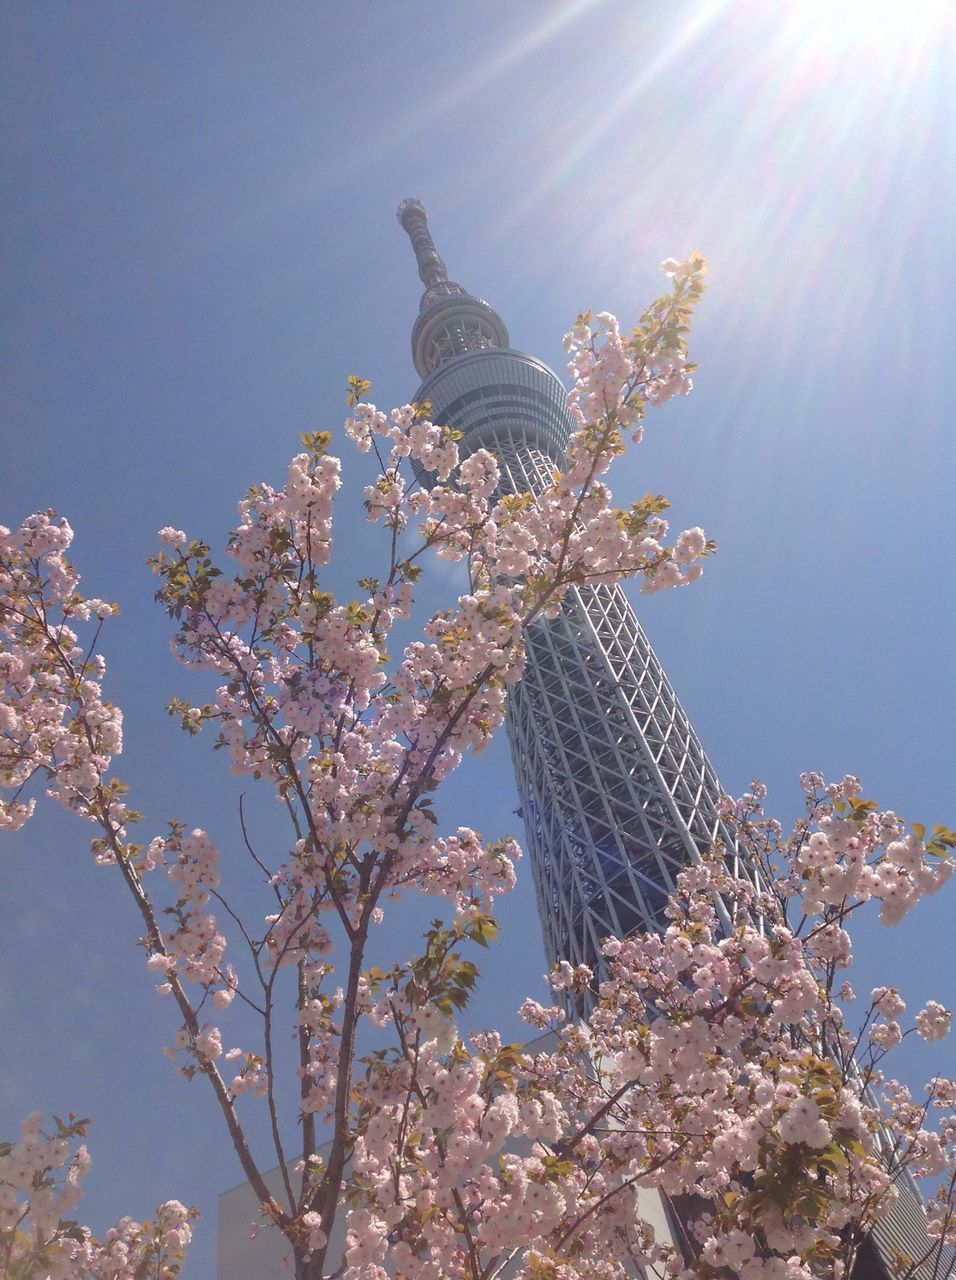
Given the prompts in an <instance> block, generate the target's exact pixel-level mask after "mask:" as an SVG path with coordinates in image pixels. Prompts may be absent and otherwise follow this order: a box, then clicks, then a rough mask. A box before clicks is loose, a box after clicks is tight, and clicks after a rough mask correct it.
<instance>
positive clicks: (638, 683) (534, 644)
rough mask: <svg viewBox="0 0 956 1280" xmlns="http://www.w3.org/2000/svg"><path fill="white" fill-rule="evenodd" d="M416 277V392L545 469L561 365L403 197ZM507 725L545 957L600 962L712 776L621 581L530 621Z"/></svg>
mask: <svg viewBox="0 0 956 1280" xmlns="http://www.w3.org/2000/svg"><path fill="white" fill-rule="evenodd" d="M398 216H399V219H400V221H401V222H402V225H403V226H404V227H405V229H406V231H408V233H409V236H410V238H411V240H412V245H413V247H414V249H415V253H416V257H417V259H418V265H419V273H420V275H421V278H422V280H423V281H424V283H425V285H426V290H425V294H424V296H423V297H422V302H421V312H420V315H419V318H418V321H417V322H416V325H415V328H414V330H413V334H412V353H413V356H414V359H415V366H416V368H417V369H418V372H419V374H420V375H421V376H422V378H423V379H424V381H423V382H422V385H421V387H420V388H419V390H418V392H417V394H416V399H417V400H419V401H423V400H427V401H429V402H430V403H431V405H432V416H433V418H434V419H435V420H436V421H438V422H441V423H445V424H448V425H451V426H453V427H455V428H457V429H458V430H459V431H461V432H462V433H463V435H462V440H461V442H460V446H459V447H460V449H461V451H462V453H463V455H464V454H467V453H470V452H473V451H474V450H475V449H477V448H479V447H484V448H487V449H489V450H490V451H492V452H493V453H494V454H495V455H496V457H497V458H498V462H499V465H500V467H501V475H502V482H501V487H502V490H503V491H510V492H514V493H524V492H528V491H532V492H534V491H537V490H540V489H541V488H542V487H543V486H544V485H546V484H548V483H549V482H550V480H551V476H552V474H553V472H554V469H555V466H556V465H559V464H560V463H561V460H562V456H563V449H564V445H565V443H566V441H567V438H568V435H569V433H570V431H571V429H572V421H571V417H570V414H569V413H568V411H567V407H566V392H565V389H564V387H563V386H562V384H561V381H560V379H559V378H558V377H557V376H556V375H555V374H554V373H552V371H551V370H550V369H548V368H547V366H546V365H544V364H542V363H541V362H540V361H539V360H536V359H535V358H534V357H532V356H528V355H525V354H523V353H522V352H518V351H513V350H511V349H510V348H509V347H508V334H507V330H506V329H505V326H504V325H503V324H502V322H501V320H500V318H499V317H498V316H497V314H496V313H495V312H494V311H493V310H492V309H491V307H489V305H488V304H487V303H486V302H483V301H481V300H480V299H477V298H472V297H471V295H470V294H468V293H466V292H465V290H464V289H463V288H462V287H461V286H460V285H457V284H455V283H454V282H452V281H449V280H448V279H447V275H446V274H445V268H444V264H443V263H442V261H441V258H440V257H439V255H438V253H437V250H436V249H435V246H434V244H433V242H432V239H431V236H430V235H429V232H428V226H427V221H426V215H425V210H424V208H423V207H422V205H421V204H419V202H418V201H416V200H406V201H404V202H403V204H402V205H401V206H400V208H399V213H398ZM527 646H528V660H527V668H526V672H525V675H524V678H523V679H522V681H521V683H520V685H518V687H517V688H516V689H515V690H514V691H513V692H512V695H511V699H510V704H509V710H508V722H507V724H508V736H509V740H510V743H511V752H512V757H513V759H514V766H515V774H516V777H517V782H518V791H519V795H520V798H521V814H522V817H523V819H524V825H525V833H526V843H527V846H528V850H529V853H530V857H531V865H532V869H533V874H534V881H535V887H536V891H537V897H538V911H539V915H540V917H541V926H542V929H543V931H544V939H545V950H546V953H547V956H548V960H549V962H550V963H551V964H553V963H554V962H555V961H557V960H565V959H566V960H570V961H571V963H572V964H582V963H583V964H587V965H589V966H590V967H591V968H593V969H595V970H600V969H601V967H602V966H601V958H600V948H601V944H602V942H603V940H604V939H605V938H607V937H608V936H609V935H611V934H614V935H615V936H617V937H624V936H626V935H627V934H629V933H632V932H634V931H635V930H636V929H640V928H645V929H648V928H649V929H659V928H660V927H661V926H662V924H663V923H664V917H663V908H664V906H665V904H666V901H667V895H668V893H669V892H670V891H671V890H672V889H673V887H674V883H675V878H676V876H677V873H678V872H679V871H680V870H681V868H682V867H684V866H685V865H686V864H687V862H688V861H690V860H691V859H693V858H695V857H697V856H698V855H699V852H700V850H702V849H706V848H708V847H709V846H711V845H712V844H714V843H715V842H716V841H718V840H720V841H721V842H722V843H723V844H724V847H725V848H726V849H727V850H728V851H730V853H731V855H733V850H734V847H735V846H734V837H733V834H732V832H731V831H730V830H729V829H728V828H727V827H726V826H725V825H724V824H723V823H722V822H721V820H720V818H719V816H718V812H717V800H718V798H719V796H720V794H721V791H720V786H719V783H718V781H717V776H716V774H715V773H714V770H713V768H712V766H711V764H710V762H709V761H708V759H707V756H706V755H705V754H704V750H703V748H702V746H701V744H700V741H699V739H698V738H697V735H696V734H695V733H694V730H693V728H692V727H691V724H690V721H689V720H688V718H687V715H686V713H685V712H684V710H683V708H682V707H681V705H680V703H679V702H678V700H677V696H676V694H675V693H674V690H673V687H672V686H671V684H670V682H669V680H668V679H667V676H666V675H665V674H664V670H663V668H662V667H661V664H660V662H659V661H658V659H657V657H656V655H655V654H654V651H653V649H652V648H651V646H650V643H649V642H648V639H647V636H646V635H645V634H644V631H643V629H642V628H641V625H640V623H639V622H638V620H637V617H636V615H635V613H634V610H633V609H632V607H631V605H630V603H629V601H628V600H627V597H626V596H625V595H624V593H623V591H622V590H621V589H620V587H617V586H600V587H596V588H580V589H578V588H575V589H573V590H572V591H571V592H570V595H569V598H568V600H567V601H566V602H565V605H564V607H563V609H562V612H561V614H560V615H559V617H557V618H556V619H554V620H553V621H551V622H542V623H538V624H536V625H535V626H534V627H532V628H531V629H530V631H529V633H528V637H527Z"/></svg>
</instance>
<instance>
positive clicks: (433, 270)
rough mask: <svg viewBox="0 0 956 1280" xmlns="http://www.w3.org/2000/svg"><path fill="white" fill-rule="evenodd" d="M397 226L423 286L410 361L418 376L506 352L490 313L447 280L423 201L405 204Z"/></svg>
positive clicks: (501, 327)
mask: <svg viewBox="0 0 956 1280" xmlns="http://www.w3.org/2000/svg"><path fill="white" fill-rule="evenodd" d="M398 220H399V222H400V223H401V224H402V226H403V227H404V228H405V231H406V233H407V234H408V238H409V240H411V242H412V248H413V249H414V250H415V261H416V262H417V263H418V274H419V275H420V276H421V278H422V283H423V284H424V286H425V292H424V293H423V294H422V300H421V302H420V303H419V307H418V311H419V315H418V319H417V320H416V321H415V327H414V328H413V329H412V358H413V359H414V361H415V368H416V369H417V370H418V372H419V375H420V376H421V377H423V378H424V377H425V376H426V375H427V374H429V373H431V371H432V370H433V369H437V368H438V366H439V365H440V364H443V363H444V362H445V361H446V360H451V359H453V358H454V357H455V356H460V355H466V354H467V353H468V352H472V351H486V350H488V349H489V348H492V347H498V348H504V347H507V345H508V330H507V329H506V328H505V323H504V321H503V320H502V318H501V316H499V315H498V313H497V311H495V309H494V307H491V306H489V305H488V303H487V302H484V301H482V299H481V298H475V297H473V296H472V294H470V293H469V292H468V290H467V289H463V288H462V287H461V285H460V284H456V283H455V281H454V280H449V279H448V272H447V270H446V269H445V264H444V262H442V260H441V255H440V254H439V252H438V250H437V249H436V248H435V241H434V240H433V239H432V237H431V232H430V231H429V230H428V214H427V213H426V212H425V206H424V205H423V204H422V202H421V200H403V201H402V203H401V204H400V205H399V206H398Z"/></svg>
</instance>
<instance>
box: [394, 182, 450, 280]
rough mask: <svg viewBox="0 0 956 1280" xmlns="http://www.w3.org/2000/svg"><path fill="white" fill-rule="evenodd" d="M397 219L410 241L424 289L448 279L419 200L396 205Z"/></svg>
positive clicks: (405, 201) (404, 201) (426, 215)
mask: <svg viewBox="0 0 956 1280" xmlns="http://www.w3.org/2000/svg"><path fill="white" fill-rule="evenodd" d="M398 220H399V222H400V223H401V224H402V226H403V227H404V228H405V231H406V232H407V233H408V238H409V240H411V242H412V248H413V249H414V250H415V261H416V262H417V263H418V274H419V275H420V276H421V279H422V284H424V286H425V288H426V289H433V288H434V287H435V285H438V284H444V283H445V282H446V281H447V279H448V271H447V269H446V267H445V264H444V262H443V261H442V259H441V255H440V254H439V252H438V250H437V249H436V248H435V241H434V240H433V239H432V235H431V232H430V231H429V230H428V214H427V213H426V212H425V206H424V205H423V204H422V202H421V200H413V199H412V200H403V201H402V203H401V204H400V205H399V206H398Z"/></svg>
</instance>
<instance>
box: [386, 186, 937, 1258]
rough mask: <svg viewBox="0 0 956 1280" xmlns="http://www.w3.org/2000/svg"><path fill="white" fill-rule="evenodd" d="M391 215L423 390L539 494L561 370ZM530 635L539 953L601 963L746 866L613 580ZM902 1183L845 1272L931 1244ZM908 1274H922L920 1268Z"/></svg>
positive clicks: (700, 757) (514, 713) (524, 737)
mask: <svg viewBox="0 0 956 1280" xmlns="http://www.w3.org/2000/svg"><path fill="white" fill-rule="evenodd" d="M398 217H399V221H400V222H401V223H402V226H403V227H404V228H405V230H406V231H407V232H408V234H409V237H410V239H411V241H412V246H413V248H414V250H415V256H416V259H417V261H418V268H419V275H420V276H421V278H422V280H423V282H424V284H425V293H424V294H423V295H422V300H421V308H420V314H419V316H418V319H417V321H416V322H415V326H414V328H413V330H412V355H413V358H414V361H415V368H416V369H417V370H418V374H419V376H420V377H421V378H422V379H423V382H422V385H421V387H420V388H419V390H418V393H417V395H416V397H415V398H416V400H418V401H424V400H427V401H429V402H430V403H431V405H432V417H433V418H434V420H435V421H437V422H441V423H445V424H448V425H450V426H453V427H456V428H457V429H458V430H459V431H461V432H462V439H461V441H460V443H459V449H460V451H461V454H462V456H466V455H467V454H468V453H471V452H473V451H474V450H475V449H478V448H486V449H489V450H490V451H491V452H493V453H494V454H495V455H496V457H497V459H498V463H499V466H500V468H501V477H502V480H501V489H502V491H503V492H511V493H527V492H529V491H530V492H536V491H539V490H540V489H541V488H543V487H544V486H545V485H546V484H548V483H549V482H550V480H551V476H552V474H553V472H554V469H555V466H556V465H560V463H561V461H562V458H563V452H564V446H565V444H566V443H567V439H568V435H569V434H570V432H571V430H572V421H571V417H570V414H569V413H568V411H567V407H566V393H565V390H564V387H563V386H562V384H561V381H560V379H559V378H558V377H557V376H556V375H555V374H554V373H553V372H552V371H551V370H550V369H549V368H548V367H547V365H544V364H542V363H541V361H540V360H536V359H535V358H534V357H533V356H529V355H525V354H524V353H522V352H520V351H513V350H511V348H510V347H509V345H508V331H507V329H506V328H505V326H504V324H503V322H502V320H501V318H500V317H499V316H498V314H497V313H496V312H495V311H494V310H493V308H492V307H490V306H489V305H488V303H487V302H484V301H482V300H481V299H480V298H475V297H473V296H472V295H471V294H469V293H467V291H466V290H465V289H463V288H462V286H461V285H459V284H456V283H455V282H454V281H451V280H449V279H448V276H447V273H446V271H445V264H444V263H443V262H442V260H441V258H440V256H439V254H438V251H437V250H436V248H435V245H434V243H433V241H432V238H431V235H430V234H429V231H428V222H427V218H426V214H425V209H424V207H423V206H422V205H421V203H420V202H419V201H417V200H404V201H403V202H402V204H401V205H400V206H399V209H398ZM526 643H527V665H526V669H525V674H524V677H523V678H522V680H521V683H520V684H519V685H518V686H517V687H516V688H515V689H514V690H513V691H512V693H511V697H510V700H509V706H508V719H507V727H508V737H509V740H510V743H511V754H512V758H513V760H514V766H515V775H516V777H517V782H518V792H519V795H520V797H521V814H522V817H523V819H524V826H525V835H526V844H527V847H528V850H529V853H530V856H531V866H532V871H533V875H534V882H535V889H536V892H537V898H538V913H539V915H540V918H541V927H542V930H543V932H544V944H545V951H546V953H547V957H548V961H549V963H550V964H552V965H553V964H554V963H555V962H556V961H558V960H569V961H570V962H571V963H572V964H587V965H588V966H589V967H590V968H592V969H593V970H595V972H597V973H599V974H600V973H601V971H602V969H603V963H602V960H601V955H600V947H601V943H602V942H603V940H604V939H605V938H607V937H608V936H609V935H611V934H613V935H615V936H617V937H625V936H626V935H627V934H629V933H633V932H635V931H636V930H638V929H660V928H661V927H662V926H663V925H664V923H665V919H664V916H663V908H664V906H665V904H666V901H667V896H668V894H669V892H670V891H671V889H672V888H673V887H674V881H675V877H676V875H677V873H678V872H679V871H680V870H681V868H682V867H684V866H686V865H687V863H688V862H689V861H691V860H693V859H694V858H696V857H698V856H699V855H700V852H701V851H702V850H704V849H707V848H709V847H710V846H712V845H714V844H715V843H716V842H718V841H719V842H720V843H721V844H722V845H723V848H724V851H725V857H726V858H727V860H728V863H729V864H730V865H731V866H732V868H733V869H734V870H735V871H736V872H737V873H738V874H740V873H743V874H752V872H751V869H750V868H749V867H748V866H747V864H746V862H741V860H740V858H739V855H738V851H737V844H736V838H735V836H734V833H733V831H732V830H731V829H730V828H729V827H727V826H726V824H725V823H723V822H722V821H721V819H720V817H719V814H718V811H717V802H718V799H719V797H720V795H721V788H720V785H719V783H718V781H717V775H716V774H715V772H714V770H713V767H712V766H711V764H710V761H709V760H708V759H707V756H706V755H705V753H704V749H703V747H702V746H701V744H700V740H699V739H698V737H697V735H696V734H695V733H694V730H693V728H692V727H691V724H690V721H689V720H688V718H687V715H686V713H685V712H684V710H683V708H682V707H681V705H680V703H679V702H678V700H677V695H676V694H675V693H674V690H673V687H672V686H671V683H670V681H669V680H668V679H667V676H666V675H665V674H664V669H663V667H662V666H661V664H660V662H659V661H658V659H657V657H656V655H655V653H654V651H653V649H652V648H651V646H650V643H649V641H648V639H647V636H646V635H645V634H644V631H643V629H642V628H641V625H640V623H639V622H638V620H637V617H636V615H635V613H634V610H633V609H632V607H631V605H630V603H629V601H628V599H627V597H626V596H625V595H624V593H623V591H622V590H621V589H620V587H617V586H613V587H612V586H600V587H596V588H581V589H578V588H574V589H572V591H571V592H570V593H569V597H568V599H567V600H566V601H565V604H564V606H563V608H562V611H561V613H560V615H559V616H558V617H557V618H555V619H554V620H553V621H550V622H540V623H536V624H535V625H534V626H533V627H531V628H530V629H529V631H528V634H527V637H526ZM888 1160H889V1163H891V1164H892V1156H890V1157H889V1158H888ZM900 1190H901V1195H900V1197H899V1200H898V1201H897V1204H896V1205H895V1206H894V1207H893V1208H892V1209H891V1210H890V1212H889V1213H888V1214H887V1215H886V1216H885V1217H884V1218H883V1219H882V1220H881V1221H880V1222H879V1223H878V1224H877V1226H876V1227H875V1228H874V1229H873V1232H872V1234H871V1235H870V1236H869V1238H868V1239H867V1240H866V1241H865V1242H864V1246H863V1249H862V1252H861V1255H860V1257H859V1259H858V1261H857V1265H856V1267H855V1268H854V1273H853V1277H852V1280H889V1277H890V1275H891V1274H892V1273H893V1272H892V1259H893V1257H894V1255H895V1254H896V1253H897V1252H898V1251H899V1250H901V1249H902V1250H903V1252H904V1253H910V1254H911V1255H912V1256H920V1255H921V1254H922V1253H924V1252H925V1251H926V1249H927V1247H928V1244H929V1240H928V1236H927V1233H926V1214H925V1210H924V1208H923V1206H922V1202H921V1199H920V1196H919V1192H918V1190H917V1189H916V1187H915V1185H914V1184H913V1183H912V1180H911V1179H909V1178H908V1177H904V1178H903V1179H902V1182H901V1186H900ZM954 1265H956V1264H954V1262H953V1260H952V1259H949V1260H948V1261H947V1262H946V1265H945V1267H944V1269H943V1274H946V1275H952V1274H956V1272H954V1270H953V1267H954ZM917 1275H918V1280H932V1277H931V1275H930V1268H929V1267H921V1268H920V1269H919V1271H918V1273H917Z"/></svg>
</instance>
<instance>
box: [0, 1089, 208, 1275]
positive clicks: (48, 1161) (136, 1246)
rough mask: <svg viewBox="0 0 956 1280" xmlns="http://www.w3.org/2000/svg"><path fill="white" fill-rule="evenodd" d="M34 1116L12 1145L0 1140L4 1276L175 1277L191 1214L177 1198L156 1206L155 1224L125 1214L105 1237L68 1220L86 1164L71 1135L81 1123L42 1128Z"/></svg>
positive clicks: (0, 1259)
mask: <svg viewBox="0 0 956 1280" xmlns="http://www.w3.org/2000/svg"><path fill="white" fill-rule="evenodd" d="M42 1125H43V1117H42V1116H41V1115H40V1114H39V1113H35V1114H33V1115H29V1116H27V1117H26V1119H25V1120H24V1121H23V1123H22V1124H21V1126H20V1138H19V1140H18V1141H17V1142H12V1143H0V1264H2V1266H3V1274H4V1275H5V1276H11V1277H12V1276H20V1275H23V1276H43V1277H44V1280H93V1278H94V1277H95V1280H138V1278H139V1277H141V1276H143V1275H147V1274H148V1275H150V1276H154V1277H156V1280H174V1278H175V1277H176V1276H177V1275H179V1272H180V1268H181V1265H182V1262H183V1259H184V1257H185V1253H186V1248H187V1246H188V1244H189V1242H190V1240H191V1238H192V1226H191V1222H192V1221H193V1219H194V1218H195V1217H196V1213H195V1211H194V1210H192V1209H187V1208H185V1206H183V1205H182V1204H180V1203H179V1201H178V1200H168V1201H167V1202H166V1203H165V1204H162V1205H160V1206H159V1207H158V1209H157V1210H156V1218H155V1220H154V1221H147V1222H137V1221H135V1220H134V1219H133V1218H123V1219H122V1220H121V1221H120V1222H119V1223H117V1225H116V1226H115V1227H111V1228H110V1229H109V1230H108V1231H107V1232H106V1234H105V1235H104V1236H103V1239H102V1240H98V1239H96V1238H95V1237H94V1236H93V1234H92V1232H91V1231H90V1230H89V1228H88V1227H83V1226H80V1225H79V1223H77V1222H75V1221H74V1220H73V1219H71V1218H69V1217H66V1216H65V1215H67V1214H70V1213H71V1212H72V1211H73V1209H74V1208H75V1207H76V1205H77V1203H78V1201H79V1199H80V1194H81V1191H82V1186H83V1179H84V1178H85V1176H86V1173H87V1171H88V1169H89V1167H90V1163H91V1161H90V1155H89V1152H88V1151H87V1149H86V1147H85V1146H84V1145H80V1146H79V1147H77V1148H76V1149H75V1150H74V1149H73V1139H75V1138H76V1137H78V1136H82V1135H83V1134H84V1133H85V1125H86V1122H85V1121H82V1120H76V1119H74V1118H73V1117H70V1119H69V1121H67V1122H64V1121H61V1120H56V1128H55V1130H54V1131H53V1132H52V1133H47V1132H45V1131H44V1129H43V1128H42Z"/></svg>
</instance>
